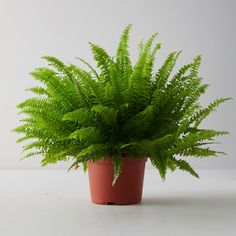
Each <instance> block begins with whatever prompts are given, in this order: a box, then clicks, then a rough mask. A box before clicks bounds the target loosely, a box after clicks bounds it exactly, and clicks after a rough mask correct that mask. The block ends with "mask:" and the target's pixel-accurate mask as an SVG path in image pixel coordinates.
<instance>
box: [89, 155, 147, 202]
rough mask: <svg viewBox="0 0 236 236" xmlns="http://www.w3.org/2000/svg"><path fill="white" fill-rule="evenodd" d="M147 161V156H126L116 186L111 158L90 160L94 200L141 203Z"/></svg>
mask: <svg viewBox="0 0 236 236" xmlns="http://www.w3.org/2000/svg"><path fill="white" fill-rule="evenodd" d="M146 161H147V158H133V159H132V158H127V157H126V158H124V162H123V168H122V172H121V175H120V177H119V178H118V180H117V182H116V184H115V185H114V186H112V181H113V171H114V168H113V164H112V160H111V158H108V159H106V160H100V161H96V162H88V174H89V184H90V192H91V200H92V202H94V203H96V204H106V205H128V204H137V203H139V202H140V201H141V199H142V190H143V178H144V169H145V163H146Z"/></svg>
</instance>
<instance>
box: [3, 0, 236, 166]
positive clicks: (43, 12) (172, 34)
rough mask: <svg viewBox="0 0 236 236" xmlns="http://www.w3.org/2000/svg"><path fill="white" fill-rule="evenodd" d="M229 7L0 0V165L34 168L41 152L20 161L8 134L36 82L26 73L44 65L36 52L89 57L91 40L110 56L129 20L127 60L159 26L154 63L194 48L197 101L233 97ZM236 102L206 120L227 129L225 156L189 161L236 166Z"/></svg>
mask: <svg viewBox="0 0 236 236" xmlns="http://www.w3.org/2000/svg"><path fill="white" fill-rule="evenodd" d="M235 12H236V1H233V0H232V1H230V0H228V1H224V0H221V1H211V0H201V1H199V0H198V1H193V0H188V1H186V0H179V1H174V0H173V1H169V0H163V1H154V0H153V1H152V0H145V1H143V0H140V1H127V0H126V1H124V0H119V1H112V0H100V1H79V0H74V1H73V0H51V1H49V0H21V1H18V0H15V1H14V0H0V72H1V73H0V168H3V169H4V168H19V169H20V168H40V157H37V158H31V159H29V160H25V161H19V159H20V157H21V156H22V154H21V145H17V144H16V143H15V141H16V138H17V135H16V134H14V133H11V132H10V130H11V129H13V128H14V127H16V126H17V125H18V124H19V122H18V121H19V119H20V117H19V116H18V115H17V112H18V111H17V110H16V108H15V106H16V104H18V103H19V102H21V101H23V100H24V99H25V98H26V97H27V96H29V95H28V94H26V92H25V91H24V90H25V89H26V88H28V87H30V86H32V85H34V84H35V82H34V81H33V80H32V79H31V77H30V76H29V72H30V71H32V70H33V69H34V68H35V67H38V66H41V65H42V61H41V59H40V57H41V56H43V55H54V56H57V57H59V58H60V59H62V60H63V61H65V62H73V63H78V62H77V61H76V60H75V59H74V58H75V57H76V56H80V57H83V58H84V59H87V60H88V61H91V62H92V56H91V53H90V51H89V46H88V42H89V41H92V42H96V43H98V44H100V45H102V46H104V47H105V48H106V49H107V51H108V52H109V53H111V54H114V53H115V48H116V46H117V42H118V39H119V36H120V34H121V31H122V29H123V28H124V27H125V26H126V25H127V24H129V23H132V24H133V30H132V35H131V41H130V43H131V46H130V48H131V54H132V58H133V60H135V58H136V56H137V53H136V52H137V51H136V45H137V43H138V42H139V41H140V40H142V38H143V37H145V38H147V37H148V36H150V34H153V33H154V32H159V41H160V42H161V43H162V50H161V51H160V53H159V57H158V59H157V66H158V65H160V64H161V63H162V62H163V60H164V58H165V57H166V56H167V55H168V53H169V52H170V51H172V50H181V49H182V50H183V54H182V56H181V59H180V60H179V64H178V65H177V67H179V66H180V65H181V64H182V63H187V62H189V61H190V60H191V59H192V58H193V57H194V56H196V55H197V54H199V53H200V54H202V56H203V64H202V67H201V74H202V76H203V77H204V80H205V82H206V83H210V84H211V87H210V88H209V90H208V93H207V95H206V96H205V97H204V98H203V99H202V102H203V104H207V103H208V102H209V101H211V100H213V99H215V98H217V97H221V96H231V97H235V85H236V82H235V81H236V78H235V68H236V59H235V53H236V44H235V42H236V27H235V23H236V14H235ZM235 108H236V106H235V101H232V102H229V103H228V104H225V105H224V106H222V108H220V109H219V111H218V112H217V113H216V114H213V115H212V116H211V117H210V118H209V119H208V120H207V121H206V122H205V123H204V126H206V127H208V128H217V129H222V130H229V131H230V132H231V135H230V136H227V137H224V138H221V139H220V141H221V142H222V143H223V145H221V146H220V147H219V148H220V150H223V151H225V152H227V153H228V156H227V157H219V158H208V159H205V160H199V159H198V160H193V161H192V163H193V165H194V167H197V168H235V167H236V158H235V138H236V125H235V114H236V112H235V111H236V109H235ZM67 166H68V163H62V164H60V165H57V166H55V167H53V168H65V167H67ZM49 168H52V167H49Z"/></svg>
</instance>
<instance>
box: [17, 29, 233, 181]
mask: <svg viewBox="0 0 236 236" xmlns="http://www.w3.org/2000/svg"><path fill="white" fill-rule="evenodd" d="M130 29H131V25H128V26H127V27H126V28H125V29H124V31H123V33H122V35H121V38H120V42H119V45H118V48H117V52H116V55H115V56H114V57H111V56H110V55H108V53H107V52H106V51H105V50H104V49H103V48H102V47H100V46H98V45H97V44H94V43H90V47H91V51H92V54H93V57H94V60H95V61H96V63H97V69H94V68H93V67H92V66H91V65H90V64H89V63H88V62H86V61H84V60H83V59H80V61H81V62H82V63H84V64H85V66H86V67H87V68H88V69H87V70H85V69H83V68H81V67H78V66H76V65H73V64H69V65H65V64H64V63H63V62H62V61H60V60H58V59H57V58H55V57H52V56H44V57H43V59H44V60H46V61H47V62H48V66H47V67H42V68H37V69H36V70H34V71H33V72H32V73H31V75H32V76H33V78H34V79H36V80H38V81H40V82H41V83H42V86H41V87H33V88H30V89H28V90H29V91H30V92H32V93H34V94H35V96H34V97H32V98H29V99H27V100H26V101H24V102H22V103H20V104H19V105H18V108H19V109H20V113H23V114H26V117H25V118H24V119H22V120H21V122H22V125H21V126H19V127H18V128H16V129H15V130H14V131H16V132H18V133H22V134H23V137H21V138H19V139H18V142H22V141H26V140H30V142H27V145H25V146H24V148H23V152H26V151H27V153H26V155H25V156H24V158H26V157H31V156H34V155H42V156H43V159H42V165H47V164H49V163H56V162H58V161H67V160H69V159H72V160H73V164H72V166H71V167H70V169H71V168H76V167H78V166H79V165H80V164H81V163H82V164H83V166H84V169H85V170H86V167H87V162H88V161H89V160H90V161H96V160H99V159H104V158H106V157H108V156H109V157H112V161H113V164H114V182H113V184H114V183H115V181H116V180H117V178H118V177H119V175H120V173H121V170H122V161H123V157H131V158H134V157H135V158H143V157H148V158H149V159H150V160H151V163H152V164H153V165H154V166H155V167H156V168H157V169H158V170H159V173H160V176H161V178H162V179H165V176H166V172H167V169H171V170H172V171H174V170H175V169H176V167H177V168H179V169H181V170H184V171H187V172H189V173H190V174H192V175H193V176H195V177H198V174H197V173H196V172H195V171H194V169H193V168H192V167H191V166H190V165H189V164H188V162H187V161H186V160H184V159H183V158H182V157H186V156H193V157H199V158H202V157H208V156H216V155H218V154H223V153H222V152H220V151H216V150H213V149H211V148H210V145H211V144H214V143H215V138H216V137H217V136H220V135H225V134H227V132H225V131H217V130H213V129H202V128H200V125H201V122H202V121H203V120H204V119H205V118H206V117H207V116H208V115H209V114H210V113H211V112H213V111H215V109H216V108H217V107H218V106H219V105H220V104H221V103H223V102H225V101H227V100H229V99H230V98H219V99H216V100H215V101H213V102H212V103H210V104H209V105H208V106H207V107H202V106H201V105H200V103H199V98H200V96H201V95H202V94H204V93H205V91H206V89H207V87H208V85H207V84H204V83H202V78H201V77H200V76H199V73H198V70H199V66H200V62H201V56H197V57H196V58H194V59H193V61H192V62H190V63H189V64H186V65H184V66H183V67H181V68H180V69H179V71H178V72H177V73H176V74H175V75H172V74H173V73H172V71H173V68H174V66H175V64H176V61H177V59H178V57H179V56H180V53H181V52H172V53H170V54H169V55H168V57H167V59H166V60H165V62H164V64H163V65H162V66H161V67H160V69H159V70H158V71H157V72H154V71H153V67H154V62H155V56H156V53H157V52H158V50H159V49H160V44H159V43H154V41H155V39H156V36H157V34H154V35H152V36H151V37H150V38H149V39H148V40H147V41H146V42H141V43H140V44H139V57H138V60H137V62H136V63H135V64H134V65H132V63H131V60H130V55H129V49H128V43H129V34H130ZM180 158H182V159H180Z"/></svg>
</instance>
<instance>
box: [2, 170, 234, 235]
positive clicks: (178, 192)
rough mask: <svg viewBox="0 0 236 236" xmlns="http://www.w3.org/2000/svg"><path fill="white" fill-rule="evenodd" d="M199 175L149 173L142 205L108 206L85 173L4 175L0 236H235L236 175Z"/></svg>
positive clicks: (16, 172) (4, 172)
mask: <svg viewBox="0 0 236 236" xmlns="http://www.w3.org/2000/svg"><path fill="white" fill-rule="evenodd" d="M199 173H200V176H201V179H200V180H198V179H195V178H193V177H191V176H189V175H187V174H185V173H181V172H176V173H174V174H172V175H171V174H169V175H168V176H167V180H166V182H164V183H162V181H160V178H159V176H158V174H157V172H156V171H155V170H146V173H145V183H144V192H143V201H142V204H140V205H132V206H104V205H95V204H92V203H91V202H90V196H89V187H88V179H87V175H84V173H83V172H82V171H72V172H70V173H66V170H0V235H1V236H39V235H40V236H54V235H55V236H62V235H63V236H70V235H81V236H87V235H89V236H90V235H91V236H92V235H95V236H100V235H101V236H108V235H109V236H118V235H120V236H121V235H133V236H136V235H148V236H149V235H160V236H177V235H178V236H180V235H181V236H185V235H186V236H192V235H198V236H199V235H201V236H205V235H206V236H211V235H212V236H213V235H214V236H218V235H219V236H233V235H236V170H233V169H232V170H199Z"/></svg>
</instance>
